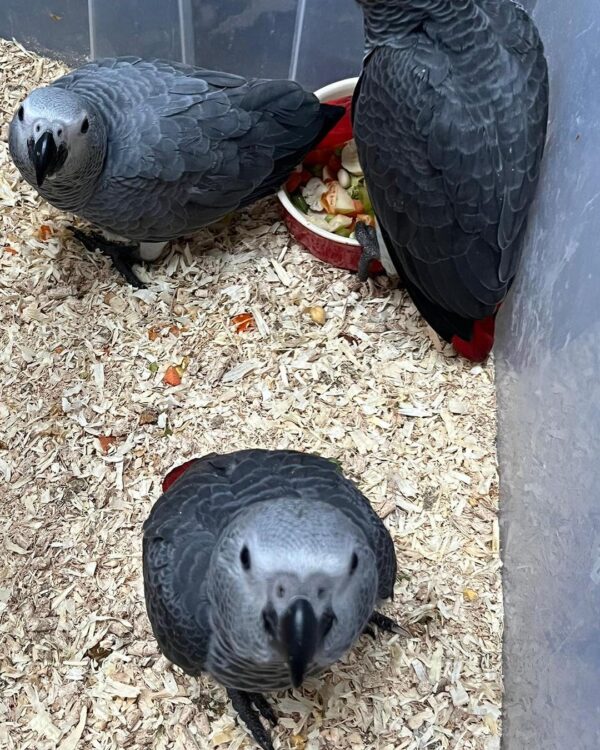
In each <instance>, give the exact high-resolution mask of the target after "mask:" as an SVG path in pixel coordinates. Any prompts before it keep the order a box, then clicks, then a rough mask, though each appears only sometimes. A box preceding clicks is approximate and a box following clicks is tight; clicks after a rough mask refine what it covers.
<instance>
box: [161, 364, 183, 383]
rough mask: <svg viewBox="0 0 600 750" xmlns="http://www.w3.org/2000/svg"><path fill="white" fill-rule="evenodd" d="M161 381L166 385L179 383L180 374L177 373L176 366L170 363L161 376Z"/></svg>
mask: <svg viewBox="0 0 600 750" xmlns="http://www.w3.org/2000/svg"><path fill="white" fill-rule="evenodd" d="M163 383H166V384H167V385H181V375H180V374H179V372H178V370H177V367H174V366H173V365H171V366H170V367H167V371H166V372H165V374H164V377H163Z"/></svg>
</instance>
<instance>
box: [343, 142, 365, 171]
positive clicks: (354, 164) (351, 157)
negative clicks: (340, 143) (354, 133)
mask: <svg viewBox="0 0 600 750" xmlns="http://www.w3.org/2000/svg"><path fill="white" fill-rule="evenodd" d="M342 166H343V167H344V169H347V170H348V172H351V173H352V174H356V175H362V174H363V171H362V167H361V166H360V162H359V161H358V151H357V149H356V141H355V140H354V139H352V140H351V141H348V143H347V144H346V145H345V146H344V148H343V149H342Z"/></svg>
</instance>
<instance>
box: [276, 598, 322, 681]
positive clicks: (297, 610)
mask: <svg viewBox="0 0 600 750" xmlns="http://www.w3.org/2000/svg"><path fill="white" fill-rule="evenodd" d="M318 639H319V624H318V622H317V617H316V615H315V611H314V609H313V608H312V605H311V603H310V602H309V601H308V600H307V599H296V600H295V601H293V602H292V603H291V604H290V606H289V607H288V608H287V610H286V612H285V614H284V615H283V617H282V619H281V630H280V641H281V645H282V646H283V649H284V651H285V653H286V656H287V661H288V666H289V669H290V677H291V680H292V685H293V686H294V687H295V688H297V687H300V685H301V684H302V681H303V680H304V676H305V674H306V670H307V669H308V666H309V664H310V663H311V661H312V659H313V656H314V655H315V651H316V650H317V643H318Z"/></svg>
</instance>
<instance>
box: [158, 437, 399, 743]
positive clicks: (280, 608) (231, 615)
mask: <svg viewBox="0 0 600 750" xmlns="http://www.w3.org/2000/svg"><path fill="white" fill-rule="evenodd" d="M143 568H144V590H145V597H146V608H147V612H148V616H149V619H150V622H151V625H152V630H153V632H154V635H155V637H156V639H157V641H158V645H159V647H160V649H161V651H162V653H163V654H164V655H165V656H166V657H167V658H168V659H169V660H171V661H172V662H173V663H175V664H177V665H178V666H179V667H180V668H181V669H183V671H184V672H186V673H187V674H189V675H200V674H201V673H203V672H206V673H208V674H210V675H211V676H212V677H213V678H214V679H215V680H217V681H218V682H219V683H221V684H222V685H223V686H224V687H225V688H226V689H227V693H228V696H229V698H230V700H231V702H232V704H233V706H234V708H235V709H236V711H237V712H238V714H239V716H240V718H242V719H243V720H244V722H245V723H246V725H247V726H248V728H249V730H250V731H251V733H252V735H253V737H254V739H255V740H256V742H257V743H258V744H259V745H260V747H261V748H263V750H272V747H273V746H272V742H271V737H270V732H269V731H268V729H267V727H266V726H265V725H264V724H263V722H262V719H266V720H267V721H268V722H269V723H273V724H274V723H275V722H276V716H275V712H274V711H273V709H272V708H271V706H270V705H269V704H268V702H267V701H266V699H265V698H264V695H263V694H264V693H265V692H270V691H276V690H284V689H287V688H289V687H291V686H295V687H298V686H300V685H301V684H302V683H303V681H304V679H305V677H307V676H310V675H316V674H318V673H319V672H321V671H322V670H323V669H325V668H327V667H328V666H329V665H331V664H333V663H334V662H335V661H337V660H338V659H339V658H340V657H341V656H342V655H343V654H344V653H346V651H347V650H348V649H349V648H351V646H352V645H353V644H354V642H355V641H356V639H357V638H358V637H359V636H360V635H361V634H362V633H363V632H365V630H368V628H369V623H371V624H373V625H375V626H377V627H380V628H381V629H383V630H389V631H392V632H396V633H402V632H403V629H402V628H400V627H399V626H397V625H396V624H395V623H394V622H393V621H392V620H390V619H389V618H387V617H385V616H384V615H382V614H380V613H378V612H376V611H375V607H376V605H377V604H378V603H379V602H380V601H381V600H383V599H387V598H389V597H391V596H392V594H393V588H394V581H395V576H396V555H395V551H394V544H393V541H392V538H391V536H390V534H389V532H388V531H387V529H386V527H385V526H384V524H383V523H382V521H381V520H380V519H379V517H378V516H377V514H376V513H375V511H374V510H373V509H372V507H371V505H370V504H369V501H368V500H367V499H366V498H365V497H364V495H362V493H361V492H360V491H359V490H358V489H357V488H356V486H355V485H354V484H353V483H352V482H350V481H349V480H348V479H346V478H345V477H344V476H343V474H342V473H341V471H340V469H339V467H338V466H337V465H336V464H334V463H333V462H332V461H330V460H328V459H325V458H321V457H320V456H315V455H310V454H306V453H301V452H297V451H290V450H275V451H268V450H240V451H236V452H234V453H230V454H226V455H216V454H211V455H208V456H205V457H203V458H200V459H195V460H191V461H188V462H186V463H185V464H183V465H182V466H179V467H177V468H176V469H174V470H173V471H172V472H170V474H169V475H168V476H167V478H166V479H165V481H164V482H163V495H162V496H161V498H160V499H159V500H158V502H157V503H156V504H155V506H154V507H153V508H152V511H151V513H150V516H149V517H148V519H147V520H146V522H145V524H144V540H143ZM261 717H262V719H261Z"/></svg>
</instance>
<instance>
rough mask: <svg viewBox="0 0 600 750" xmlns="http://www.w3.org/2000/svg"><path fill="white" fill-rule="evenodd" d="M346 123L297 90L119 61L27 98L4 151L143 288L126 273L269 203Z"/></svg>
mask: <svg viewBox="0 0 600 750" xmlns="http://www.w3.org/2000/svg"><path fill="white" fill-rule="evenodd" d="M343 114H344V109H343V107H334V106H329V105H326V104H320V103H319V101H318V100H317V98H316V97H315V96H314V94H311V93H309V92H307V91H304V89H302V87H301V86H299V85H298V84H297V83H295V82H293V81H286V80H279V81H271V80H260V79H248V80H247V79H245V78H241V77H240V76H236V75H231V74H229V73H220V72H215V71H210V70H204V69H201V68H193V67H189V66H186V65H180V64H177V63H169V62H163V61H157V60H154V61H146V60H141V59H137V58H125V57H123V58H116V59H106V60H99V61H97V62H92V63H89V64H87V65H84V66H83V67H81V68H79V69H77V70H75V71H73V72H72V73H69V74H68V75H66V76H63V77H62V78H59V79H58V80H56V81H54V83H52V84H50V85H49V86H45V87H44V88H40V89H36V90H34V91H32V92H31V93H30V94H29V96H28V97H27V98H26V99H25V101H24V102H23V103H22V104H21V105H20V106H19V108H18V110H17V111H16V113H15V115H14V117H13V119H12V122H11V124H10V131H9V148H10V154H11V157H12V159H13V161H14V162H15V164H16V166H17V167H18V169H19V171H20V172H21V174H22V175H23V177H24V178H25V180H27V182H29V183H30V184H31V185H33V186H34V187H36V189H37V190H38V192H39V193H40V195H42V196H43V197H44V198H45V199H46V200H47V201H48V202H49V203H51V204H52V205H53V206H56V207H57V208H59V209H61V210H63V211H69V212H72V213H73V214H76V215H77V216H80V217H82V218H84V219H86V220H88V221H89V222H91V223H92V224H95V225H96V226H98V227H100V228H101V229H102V230H104V232H105V234H106V236H107V237H108V238H109V239H108V240H107V239H106V238H103V237H102V236H100V235H98V234H90V235H87V234H84V233H83V232H82V231H81V230H75V236H76V237H77V238H78V239H79V240H80V241H81V242H82V243H83V244H84V245H85V246H86V247H87V248H88V249H90V250H94V249H99V250H100V251H101V252H103V253H105V254H106V255H108V256H109V257H110V258H111V259H112V261H113V263H114V265H115V267H116V268H117V269H118V270H119V272H120V273H121V274H122V275H123V276H124V277H125V278H126V279H127V281H129V282H130V283H131V284H133V285H134V286H138V287H140V286H144V284H142V282H141V281H140V280H139V279H138V277H137V276H136V275H135V273H134V271H133V270H132V265H133V263H135V262H137V261H139V260H154V259H155V258H157V257H158V256H159V255H160V253H161V252H162V249H163V247H164V245H165V244H166V242H168V241H169V240H172V239H176V238H177V237H181V236H182V235H185V234H189V233H191V232H194V231H195V230H197V229H199V228H200V227H204V226H206V225H208V224H211V223H213V222H215V221H218V220H219V219H221V218H223V217H224V216H226V215H227V214H229V213H230V212H231V211H234V210H235V209H238V208H242V207H244V206H248V205H249V204H251V203H253V202H254V201H256V200H258V199H260V198H263V197H264V196H267V195H269V194H271V193H274V192H275V191H276V190H277V189H278V188H279V187H280V186H281V184H282V183H283V182H284V181H285V179H286V177H287V176H288V175H289V173H290V172H291V171H292V170H293V169H294V167H295V166H296V165H297V164H299V163H300V162H301V161H302V159H303V158H304V156H305V154H306V153H308V151H310V150H311V149H312V148H313V147H314V146H315V145H317V144H318V143H319V141H320V140H321V139H322V138H324V137H325V135H326V134H327V133H328V131H329V130H330V129H331V128H332V127H333V126H334V125H335V124H336V123H337V121H338V120H339V119H340V118H341V116H342V115H343ZM123 241H125V243H130V244H120V242H123ZM131 243H133V244H131Z"/></svg>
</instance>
